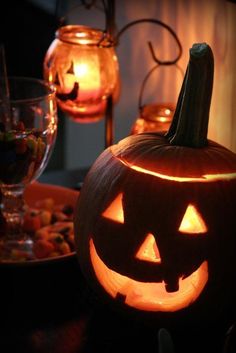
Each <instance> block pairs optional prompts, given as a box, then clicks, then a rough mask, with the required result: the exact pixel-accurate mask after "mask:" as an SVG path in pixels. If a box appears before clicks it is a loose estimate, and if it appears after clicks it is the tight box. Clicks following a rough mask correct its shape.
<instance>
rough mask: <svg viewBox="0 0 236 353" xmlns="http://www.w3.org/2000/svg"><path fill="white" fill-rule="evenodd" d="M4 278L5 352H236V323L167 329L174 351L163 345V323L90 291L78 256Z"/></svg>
mask: <svg viewBox="0 0 236 353" xmlns="http://www.w3.org/2000/svg"><path fill="white" fill-rule="evenodd" d="M85 175H86V171H85V170H83V171H69V172H64V171H56V172H49V173H46V174H44V175H42V176H41V178H40V179H39V181H40V182H43V183H49V184H55V185H62V186H66V187H72V188H78V186H79V185H81V184H80V183H81V182H82V181H83V178H84V176H85ZM0 276H1V277H0V278H1V291H0V298H1V303H2V310H1V311H0V317H1V323H0V326H1V327H0V352H1V353H21V352H22V353H108V352H109V353H116V352H126V351H130V352H135V353H137V352H147V353H154V352H155V353H158V352H159V353H173V352H175V353H180V352H181V353H184V352H186V353H187V352H188V353H233V352H234V353H235V352H236V343H235V341H236V334H235V331H236V329H235V326H233V327H231V329H230V330H229V328H230V326H229V327H224V329H223V330H222V328H220V327H206V326H204V325H199V326H197V327H194V328H189V327H184V328H183V327H181V325H179V327H175V330H172V329H171V328H170V329H169V328H168V332H169V334H170V335H171V337H172V343H173V346H174V350H172V349H171V347H168V342H167V343H165V345H164V346H163V343H160V342H163V341H164V342H166V340H165V335H164V336H163V335H162V336H161V337H163V339H162V340H161V339H160V338H159V339H158V333H160V332H161V333H163V332H164V333H165V330H164V331H163V330H161V329H162V325H161V324H158V323H156V324H153V323H152V324H150V323H147V322H143V321H142V320H137V318H135V317H132V316H129V315H127V316H126V315H125V314H124V313H120V312H118V311H116V310H114V308H113V307H112V306H109V305H107V303H105V302H103V301H102V300H101V298H98V297H97V296H96V295H95V293H93V292H92V290H91V289H90V288H89V286H88V284H87V283H86V281H85V279H84V277H83V275H82V273H81V272H80V267H79V263H78V259H77V257H76V255H75V256H72V257H71V258H69V260H66V261H62V262H59V263H55V264H53V265H51V266H38V267H26V268H14V267H13V268H7V269H4V268H0ZM177 326H178V325H177ZM160 330H161V331H160ZM159 344H162V347H159Z"/></svg>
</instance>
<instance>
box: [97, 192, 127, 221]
mask: <svg viewBox="0 0 236 353" xmlns="http://www.w3.org/2000/svg"><path fill="white" fill-rule="evenodd" d="M102 216H103V217H105V218H108V219H110V220H112V221H115V222H118V223H124V212H123V206H122V193H120V194H119V195H118V196H117V197H116V198H115V200H114V201H113V202H112V203H111V204H110V205H109V206H108V208H107V209H106V210H105V211H104V212H103V214H102Z"/></svg>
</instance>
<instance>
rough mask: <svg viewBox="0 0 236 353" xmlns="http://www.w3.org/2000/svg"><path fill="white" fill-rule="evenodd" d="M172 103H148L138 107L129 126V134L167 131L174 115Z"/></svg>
mask: <svg viewBox="0 0 236 353" xmlns="http://www.w3.org/2000/svg"><path fill="white" fill-rule="evenodd" d="M174 110H175V108H174V104H170V103H166V104H164V103H163V104H148V105H145V106H144V107H143V108H142V109H140V114H139V116H138V117H137V119H136V121H135V122H134V124H133V126H132V128H131V134H138V133H141V132H155V131H167V130H168V129H169V127H170V123H171V121H172V118H173V115H174Z"/></svg>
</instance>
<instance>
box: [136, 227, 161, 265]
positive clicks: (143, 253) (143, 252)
mask: <svg viewBox="0 0 236 353" xmlns="http://www.w3.org/2000/svg"><path fill="white" fill-rule="evenodd" d="M135 257H136V258H137V259H139V260H143V261H150V262H157V263H161V256H160V252H159V249H158V246H157V243H156V240H155V238H154V235H153V234H152V233H148V234H147V236H146V238H145V240H144V242H143V243H142V245H141V246H140V248H139V250H138V251H137V253H136V255H135Z"/></svg>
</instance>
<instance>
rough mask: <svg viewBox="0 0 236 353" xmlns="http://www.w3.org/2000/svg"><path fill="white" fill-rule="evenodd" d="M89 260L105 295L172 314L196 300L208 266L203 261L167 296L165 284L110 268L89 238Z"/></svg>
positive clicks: (202, 286) (151, 309) (204, 281)
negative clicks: (136, 277)
mask: <svg viewBox="0 0 236 353" xmlns="http://www.w3.org/2000/svg"><path fill="white" fill-rule="evenodd" d="M90 257H91V261H92V265H93V268H94V271H95V274H96V276H97V279H98V281H99V283H100V284H101V286H102V287H103V288H104V289H105V290H106V292H107V293H108V294H109V295H110V296H111V297H113V298H115V297H116V296H117V295H118V294H121V295H123V296H124V301H125V303H126V304H127V305H129V306H131V307H134V308H136V309H139V310H143V311H163V312H173V311H177V310H180V309H183V308H185V307H187V306H189V305H191V304H192V303H193V302H194V301H195V300H196V299H197V298H198V297H199V295H200V294H201V292H202V291H203V289H204V287H205V285H206V283H207V281H208V265H207V261H204V262H203V263H202V264H201V265H200V266H199V268H198V269H197V270H196V271H195V272H193V273H192V274H191V275H190V276H188V277H187V278H185V279H180V280H179V289H178V291H176V292H172V293H169V292H167V291H166V289H165V284H164V281H163V282H161V283H144V282H139V281H135V280H133V279H131V278H129V277H127V276H123V275H121V274H119V273H117V272H115V271H113V270H111V269H109V268H108V267H107V266H106V265H105V264H104V262H103V261H102V260H101V259H100V257H99V256H98V254H97V251H96V248H95V246H94V243H93V240H92V239H90ZM157 266H158V264H157Z"/></svg>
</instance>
